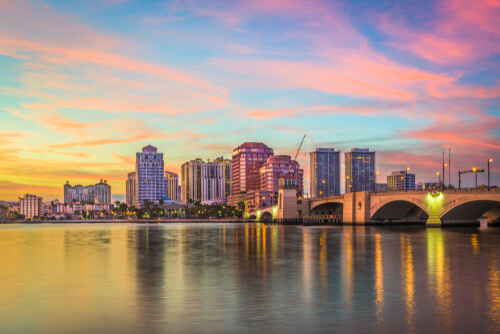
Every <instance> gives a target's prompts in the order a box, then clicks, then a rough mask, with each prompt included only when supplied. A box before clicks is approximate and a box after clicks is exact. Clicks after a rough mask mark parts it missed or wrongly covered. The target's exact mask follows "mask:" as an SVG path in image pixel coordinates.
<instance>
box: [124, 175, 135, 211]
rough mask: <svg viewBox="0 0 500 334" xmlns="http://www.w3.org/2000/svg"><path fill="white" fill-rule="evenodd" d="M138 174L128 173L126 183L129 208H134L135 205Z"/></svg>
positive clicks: (126, 197)
mask: <svg viewBox="0 0 500 334" xmlns="http://www.w3.org/2000/svg"><path fill="white" fill-rule="evenodd" d="M136 180H137V178H136V174H135V172H131V173H128V175H127V181H126V182H125V202H126V203H127V205H128V206H132V205H133V203H134V197H135V192H136V187H137V185H136V183H135V182H136Z"/></svg>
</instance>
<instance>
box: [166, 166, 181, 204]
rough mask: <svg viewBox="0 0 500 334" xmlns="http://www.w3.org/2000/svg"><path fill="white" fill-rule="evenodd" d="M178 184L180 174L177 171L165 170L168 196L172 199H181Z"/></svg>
mask: <svg viewBox="0 0 500 334" xmlns="http://www.w3.org/2000/svg"><path fill="white" fill-rule="evenodd" d="M178 186H179V176H178V175H177V174H176V173H172V172H169V171H165V189H166V196H167V197H168V198H169V199H171V200H172V201H178V200H180V198H178V197H177V192H178Z"/></svg>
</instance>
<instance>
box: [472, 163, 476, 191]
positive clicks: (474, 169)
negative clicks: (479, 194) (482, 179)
mask: <svg viewBox="0 0 500 334" xmlns="http://www.w3.org/2000/svg"><path fill="white" fill-rule="evenodd" d="M472 171H473V172H474V175H475V176H476V189H477V168H476V167H474V168H472Z"/></svg>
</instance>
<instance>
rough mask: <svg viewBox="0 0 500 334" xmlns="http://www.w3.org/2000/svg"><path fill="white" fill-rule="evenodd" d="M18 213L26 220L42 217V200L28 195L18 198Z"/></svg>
mask: <svg viewBox="0 0 500 334" xmlns="http://www.w3.org/2000/svg"><path fill="white" fill-rule="evenodd" d="M19 213H20V214H22V215H24V216H25V217H26V218H33V217H35V216H37V217H40V216H43V198H42V197H38V196H36V195H30V194H26V195H24V197H19Z"/></svg>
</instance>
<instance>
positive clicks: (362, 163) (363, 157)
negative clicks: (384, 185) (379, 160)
mask: <svg viewBox="0 0 500 334" xmlns="http://www.w3.org/2000/svg"><path fill="white" fill-rule="evenodd" d="M375 173H376V171H375V152H370V150H369V149H359V148H353V149H351V151H350V152H346V153H345V175H346V176H345V178H346V180H345V192H346V193H350V192H358V191H375Z"/></svg>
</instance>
